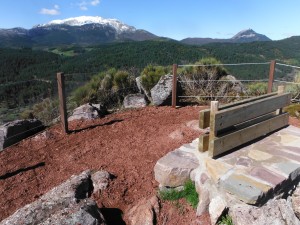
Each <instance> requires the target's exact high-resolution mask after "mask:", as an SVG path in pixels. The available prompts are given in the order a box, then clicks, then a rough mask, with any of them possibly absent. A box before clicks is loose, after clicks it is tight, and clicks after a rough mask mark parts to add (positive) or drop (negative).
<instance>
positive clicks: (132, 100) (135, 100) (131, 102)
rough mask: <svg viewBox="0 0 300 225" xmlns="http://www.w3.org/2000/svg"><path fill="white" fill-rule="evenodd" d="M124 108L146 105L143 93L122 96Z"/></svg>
mask: <svg viewBox="0 0 300 225" xmlns="http://www.w3.org/2000/svg"><path fill="white" fill-rule="evenodd" d="M123 105H124V108H125V109H127V108H142V107H146V106H147V102H146V99H145V95H143V94H130V95H127V96H126V97H125V98H124V102H123Z"/></svg>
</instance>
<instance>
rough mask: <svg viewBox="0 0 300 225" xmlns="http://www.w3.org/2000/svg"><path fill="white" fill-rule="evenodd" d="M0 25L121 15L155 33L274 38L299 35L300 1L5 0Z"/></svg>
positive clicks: (29, 25) (175, 36)
mask: <svg viewBox="0 0 300 225" xmlns="http://www.w3.org/2000/svg"><path fill="white" fill-rule="evenodd" d="M0 3H1V4H0V28H13V27H23V28H27V29H29V28H32V27H33V26H35V25H37V24H44V23H47V22H49V21H51V20H56V19H66V18H70V17H77V16H101V17H103V18H114V19H118V20H120V21H122V22H124V23H126V24H128V25H130V26H134V27H136V28H137V29H144V30H147V31H149V32H151V33H153V34H155V35H158V36H163V37H169V38H173V39H176V40H181V39H184V38H187V37H203V38H204V37H211V38H231V37H232V36H234V35H235V34H236V33H238V32H239V31H241V30H245V29H249V28H251V29H253V30H254V31H256V32H257V33H260V34H264V35H266V36H268V37H269V38H271V39H272V40H280V39H284V38H287V37H290V36H294V35H300V23H299V22H300V13H299V10H300V1H299V0H151V1H147V0H0Z"/></svg>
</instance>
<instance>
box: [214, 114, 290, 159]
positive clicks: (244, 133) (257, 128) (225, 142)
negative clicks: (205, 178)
mask: <svg viewBox="0 0 300 225" xmlns="http://www.w3.org/2000/svg"><path fill="white" fill-rule="evenodd" d="M288 120H289V115H288V113H284V114H281V115H276V116H274V117H273V118H271V119H268V120H265V121H263V122H260V123H258V124H254V125H252V126H249V127H247V128H244V129H241V130H238V131H235V132H233V133H230V134H227V135H224V136H222V137H215V138H214V139H210V140H209V142H210V143H209V154H210V156H212V157H215V156H217V155H220V154H222V153H224V152H226V151H228V150H231V149H233V148H235V147H237V146H240V145H242V144H245V143H247V142H249V141H251V140H254V139H255V138H258V137H260V136H262V135H265V134H268V133H270V132H272V131H274V130H277V129H280V128H282V127H284V126H287V125H288Z"/></svg>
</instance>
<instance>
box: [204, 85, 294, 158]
mask: <svg viewBox="0 0 300 225" xmlns="http://www.w3.org/2000/svg"><path fill="white" fill-rule="evenodd" d="M290 100H291V94H289V93H283V89H282V90H281V89H279V91H278V92H277V93H276V92H274V93H270V94H266V95H263V96H258V97H255V98H251V99H245V100H243V101H239V102H235V103H231V104H227V105H223V106H220V107H219V103H218V102H217V101H212V102H211V108H210V109H206V110H202V111H201V112H200V121H199V126H200V128H206V127H208V126H209V127H210V131H209V135H208V134H205V135H204V136H203V137H202V138H201V137H200V138H199V151H206V150H209V154H210V155H211V156H213V157H215V156H217V155H220V154H222V153H225V152H226V151H228V150H231V149H233V148H235V147H238V146H240V145H242V144H245V143H247V142H249V141H251V140H254V139H256V138H258V137H261V136H264V135H265V134H267V133H270V132H272V131H275V130H278V129H280V128H282V127H284V126H287V125H288V114H287V113H282V108H283V107H285V106H287V105H289V104H290Z"/></svg>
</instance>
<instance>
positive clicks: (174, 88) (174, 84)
mask: <svg viewBox="0 0 300 225" xmlns="http://www.w3.org/2000/svg"><path fill="white" fill-rule="evenodd" d="M176 100H177V64H173V87H172V107H173V108H176Z"/></svg>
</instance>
